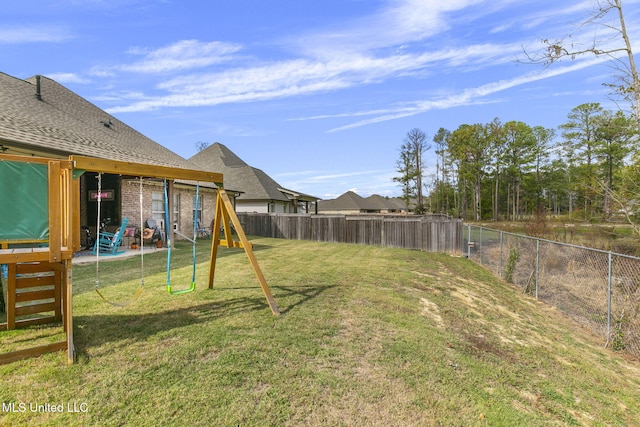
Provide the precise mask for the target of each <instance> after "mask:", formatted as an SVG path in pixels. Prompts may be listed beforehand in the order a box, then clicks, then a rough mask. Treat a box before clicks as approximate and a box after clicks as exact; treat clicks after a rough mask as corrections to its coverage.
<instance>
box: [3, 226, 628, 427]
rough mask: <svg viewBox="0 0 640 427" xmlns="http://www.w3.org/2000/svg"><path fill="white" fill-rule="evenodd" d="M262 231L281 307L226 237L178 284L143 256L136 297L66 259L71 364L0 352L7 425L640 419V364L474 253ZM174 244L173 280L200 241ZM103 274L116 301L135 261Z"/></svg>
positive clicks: (132, 282) (262, 255) (134, 277)
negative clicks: (123, 303)
mask: <svg viewBox="0 0 640 427" xmlns="http://www.w3.org/2000/svg"><path fill="white" fill-rule="evenodd" d="M254 243H255V249H256V257H257V258H258V260H259V262H260V265H261V267H262V269H263V271H264V274H265V276H266V278H267V281H268V283H269V285H270V287H271V289H272V292H273V294H274V297H275V298H276V301H277V302H278V305H279V307H280V309H281V311H282V315H281V316H279V317H274V316H272V314H271V312H270V310H269V308H268V306H267V304H266V301H265V299H264V297H263V295H262V293H261V291H260V288H259V286H258V283H257V281H256V279H255V276H254V275H253V272H252V270H251V269H250V267H249V263H248V261H247V259H246V256H245V255H244V254H243V252H242V251H241V250H226V249H222V250H221V251H222V253H221V256H220V258H219V259H218V269H217V271H216V282H215V289H214V290H209V289H207V288H206V283H205V282H206V275H207V271H208V266H207V263H206V260H207V257H208V248H207V246H206V244H207V242H202V243H200V249H201V250H200V253H201V254H202V257H201V258H200V259H199V262H200V264H198V288H197V290H196V291H195V292H193V293H190V294H185V295H180V296H170V295H168V294H167V293H166V292H165V290H164V286H165V275H164V262H165V258H164V254H155V255H149V256H147V257H145V265H146V267H145V270H146V279H145V292H144V293H143V294H142V296H141V298H140V299H139V300H138V301H136V302H134V303H133V304H131V305H129V306H128V307H126V308H117V307H113V306H110V305H108V304H105V303H103V302H101V300H100V299H99V297H98V296H97V294H96V293H95V292H93V287H94V285H95V268H94V267H93V266H92V265H87V266H79V267H74V270H73V277H74V289H75V291H76V292H75V297H74V310H75V311H74V319H75V342H76V347H77V350H78V362H77V363H76V364H75V365H73V366H66V365H65V363H64V361H65V355H64V354H63V353H54V354H48V355H45V356H43V357H40V358H38V359H30V360H25V361H20V362H17V363H13V364H10V365H6V366H0V375H1V376H2V388H0V401H2V402H3V403H4V404H5V405H6V404H7V403H10V402H14V403H16V408H17V407H18V406H17V405H19V404H20V403H24V404H26V405H27V407H26V411H25V412H23V413H20V412H16V413H10V412H6V411H5V412H4V413H0V425H11V426H13V425H30V426H36V425H70V426H74V425H78V426H80V425H81V426H87V425H100V426H120V425H135V426H158V425H175V426H185V425H189V426H213V425H215V426H236V425H242V426H247V425H249V426H254V425H255V426H282V425H285V426H287V425H289V426H299V425H312V426H327V425H328V426H331V425H344V426H375V425H380V426H405V425H406V426H410V425H415V426H431V425H432V426H509V427H511V426H547V425H551V426H558V425H588V426H605V425H607V426H608V425H616V426H624V425H628V426H633V425H639V424H640V407H639V405H638V404H637V396H638V394H639V393H640V375H639V374H640V363H638V362H637V361H631V360H627V359H625V358H624V357H623V355H622V354H616V353H612V352H610V351H609V350H606V349H603V348H601V345H600V343H599V340H598V338H596V337H594V336H592V335H590V334H589V333H588V332H586V331H584V330H583V329H581V328H580V327H579V326H577V325H576V324H574V323H572V322H571V321H569V320H568V319H566V318H565V317H563V316H562V315H560V314H559V313H558V312H557V311H556V310H554V309H553V308H551V307H548V306H545V305H544V304H542V303H539V302H536V301H535V300H533V299H531V298H529V297H528V296H525V295H522V294H521V293H519V292H518V291H517V289H515V288H514V287H512V286H511V285H508V284H506V283H503V282H501V281H499V280H498V279H496V278H494V277H493V276H492V275H491V274H490V273H489V272H487V271H486V270H484V269H482V268H481V267H478V266H477V265H475V264H473V263H472V262H470V261H469V260H466V259H464V258H457V257H452V256H448V255H445V254H428V253H422V252H418V251H409V250H397V249H388V248H377V247H369V246H358V245H346V244H328V243H313V242H300V241H286V240H277V239H266V238H258V239H255V240H254ZM175 252H176V258H175V260H174V267H175V271H174V272H173V273H172V275H173V277H174V278H176V279H177V282H174V287H176V288H180V286H179V284H180V283H182V282H181V280H184V281H185V285H188V283H187V281H188V280H189V277H190V266H189V263H190V252H189V250H188V248H187V246H184V247H180V249H179V250H176V251H175ZM154 258H156V259H154ZM100 271H101V274H100V275H101V280H100V282H101V286H104V292H105V294H106V296H107V297H109V298H112V299H115V300H120V299H127V298H129V297H130V296H131V295H133V293H134V292H135V289H136V288H137V287H138V286H139V273H140V265H139V261H137V260H135V259H132V260H119V261H111V262H104V263H101V265H100ZM180 275H182V278H181V277H179V276H180ZM27 333H29V332H27ZM0 339H2V340H3V341H2V346H3V348H4V346H5V340H7V339H8V338H5V335H0ZM11 339H13V338H11ZM31 403H34V404H44V403H50V404H63V405H65V409H66V405H67V404H71V407H72V408H73V404H76V405H77V407H80V406H79V405H81V404H85V405H86V406H82V408H86V409H87V412H80V413H74V412H63V413H43V412H30V410H29V406H28V405H29V404H31Z"/></svg>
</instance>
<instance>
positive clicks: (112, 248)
mask: <svg viewBox="0 0 640 427" xmlns="http://www.w3.org/2000/svg"><path fill="white" fill-rule="evenodd" d="M128 222H129V218H123V219H122V224H120V227H119V228H118V229H117V230H116V232H115V233H109V232H106V231H101V232H100V235H99V237H98V239H97V240H96V243H95V245H94V246H93V250H92V251H91V253H93V254H95V253H96V252H98V251H100V253H101V254H105V255H117V254H122V253H124V250H120V246H121V245H122V237H123V236H124V232H125V230H126V227H127V223H128Z"/></svg>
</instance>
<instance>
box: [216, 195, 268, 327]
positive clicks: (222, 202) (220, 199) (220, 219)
mask: <svg viewBox="0 0 640 427" xmlns="http://www.w3.org/2000/svg"><path fill="white" fill-rule="evenodd" d="M229 221H231V223H232V224H233V226H234V227H235V230H236V233H237V234H238V237H239V238H240V242H237V243H238V244H237V245H236V244H235V243H236V242H233V239H232V234H231V227H230V226H229ZM220 223H222V224H223V226H224V234H225V239H226V240H225V246H227V247H241V248H243V249H244V252H245V254H246V255H247V258H248V259H249V262H250V263H251V267H252V268H253V272H254V273H255V275H256V278H257V279H258V283H259V284H260V287H261V288H262V293H263V294H264V296H265V298H266V299H267V304H269V307H270V308H271V312H272V313H273V314H274V315H276V316H277V315H279V314H280V310H279V309H278V306H277V304H276V300H275V299H274V298H273V295H272V294H271V290H270V289H269V285H267V280H266V279H265V278H264V275H263V274H262V270H261V269H260V265H259V264H258V260H257V259H256V257H255V255H254V254H253V247H252V245H251V242H249V240H248V239H247V236H246V235H245V234H244V230H243V229H242V224H240V220H239V219H238V216H237V215H236V212H235V210H234V209H233V204H232V203H231V200H229V196H228V195H227V193H226V191H225V190H224V188H222V187H221V186H220V187H219V188H218V195H217V197H216V217H215V219H214V224H213V225H214V229H213V230H212V231H213V235H214V237H213V243H212V249H211V257H212V258H211V266H212V267H211V270H210V271H209V288H212V287H213V278H214V272H215V271H214V270H215V258H214V256H215V255H217V246H219V245H220V244H222V242H220V240H219V234H220V229H219V224H220Z"/></svg>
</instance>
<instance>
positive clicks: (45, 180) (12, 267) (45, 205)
mask: <svg viewBox="0 0 640 427" xmlns="http://www.w3.org/2000/svg"><path fill="white" fill-rule="evenodd" d="M85 172H97V173H106V174H116V175H121V176H127V177H145V179H160V180H164V181H165V188H166V186H167V184H166V183H168V186H169V188H171V186H172V185H173V182H174V180H181V181H189V182H198V183H212V184H214V185H215V186H216V187H217V190H216V192H217V196H216V207H215V217H214V224H213V230H215V231H217V230H222V231H223V235H224V238H220V233H218V232H213V233H212V239H211V258H210V265H209V277H208V286H209V288H213V282H214V276H215V267H216V258H217V252H218V247H219V246H224V247H237V248H243V249H244V251H245V253H246V255H247V257H248V259H249V262H250V264H251V266H252V268H253V271H254V272H255V274H256V277H257V279H258V282H259V284H260V286H261V288H262V292H263V294H264V296H265V298H266V300H267V303H268V304H269V307H270V308H271V311H272V313H273V314H275V315H278V314H279V311H278V307H277V305H276V302H275V300H274V298H273V296H272V294H271V291H270V289H269V287H268V285H267V283H266V280H265V278H264V275H263V274H262V271H261V269H260V266H259V265H258V262H257V260H256V258H255V256H254V254H253V250H252V245H251V243H250V242H249V241H248V239H247V237H246V235H245V233H244V231H243V229H242V225H241V224H240V221H239V220H238V217H237V216H236V214H235V211H234V209H233V204H232V203H231V200H230V199H229V196H228V195H227V193H226V191H225V189H224V186H223V176H222V174H220V173H214V172H205V171H199V170H191V169H180V168H173V167H166V166H154V165H148V164H140V163H130V162H120V161H114V160H104V159H97V158H91V157H80V156H70V157H69V158H68V159H66V160H60V159H48V158H37V157H21V156H12V155H6V154H0V197H1V198H0V200H2V205H3V206H2V207H0V264H1V265H3V269H2V275H3V278H2V285H3V290H4V295H3V299H4V300H5V304H4V305H5V317H6V321H5V322H4V323H0V352H3V353H2V354H0V364H3V363H10V362H13V361H16V360H20V359H25V358H29V357H35V356H39V355H41V354H44V353H47V352H52V351H61V350H66V351H67V361H68V363H73V361H74V358H75V350H74V343H73V298H72V294H73V286H72V258H73V256H74V253H75V252H77V251H79V250H80V249H81V246H80V230H81V226H80V176H81V175H82V174H83V173H85ZM232 225H233V229H234V231H235V234H236V236H237V238H238V239H239V240H237V241H234V236H233V234H232V228H231V226H232ZM169 228H170V227H169ZM167 232H168V236H167V237H168V238H167V243H169V245H170V242H171V240H170V236H171V234H172V233H173V231H172V230H168V231H167ZM169 286H170V285H169ZM193 286H194V283H192V288H190V289H189V290H193ZM170 293H180V292H170ZM51 323H61V324H62V328H63V330H64V334H63V336H64V337H65V339H64V340H60V341H58V342H53V343H47V344H44V345H37V346H34V347H30V348H21V349H20V350H14V351H9V352H6V349H3V348H2V347H3V346H2V340H1V335H2V333H3V332H2V330H6V331H14V332H15V330H17V329H19V328H24V327H29V326H32V325H44V324H51Z"/></svg>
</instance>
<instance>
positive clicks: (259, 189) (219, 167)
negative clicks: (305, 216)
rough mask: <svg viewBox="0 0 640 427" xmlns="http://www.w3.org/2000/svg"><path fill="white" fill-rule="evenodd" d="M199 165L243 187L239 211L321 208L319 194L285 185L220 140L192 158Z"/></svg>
mask: <svg viewBox="0 0 640 427" xmlns="http://www.w3.org/2000/svg"><path fill="white" fill-rule="evenodd" d="M189 161H190V162H192V163H194V164H195V165H196V166H198V167H199V169H203V170H207V171H210V172H221V173H222V174H224V176H225V182H226V184H225V186H229V187H231V188H234V189H238V190H241V191H242V193H241V194H239V195H238V197H237V198H236V204H235V206H236V211H238V212H258V213H299V212H300V213H310V212H311V211H312V210H313V211H315V213H318V212H317V202H318V200H319V198H318V197H315V196H311V195H309V194H304V193H301V192H298V191H294V190H290V189H287V188H284V187H282V186H281V185H280V184H278V183H277V182H276V181H274V180H273V179H272V178H271V177H270V176H269V175H267V174H266V173H265V172H264V171H262V170H261V169H258V168H254V167H252V166H249V165H248V164H247V163H246V162H244V161H243V160H242V159H241V158H240V157H238V156H237V155H236V154H235V153H233V152H232V151H231V150H230V149H229V148H227V147H226V146H225V145H223V144H220V143H219V142H216V143H215V144H212V145H210V146H209V147H207V148H205V149H204V150H202V151H200V152H199V153H197V154H196V155H194V156H193V157H191V158H190V159H189Z"/></svg>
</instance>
